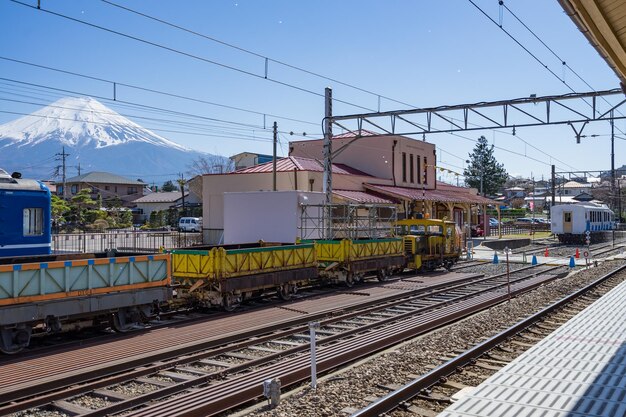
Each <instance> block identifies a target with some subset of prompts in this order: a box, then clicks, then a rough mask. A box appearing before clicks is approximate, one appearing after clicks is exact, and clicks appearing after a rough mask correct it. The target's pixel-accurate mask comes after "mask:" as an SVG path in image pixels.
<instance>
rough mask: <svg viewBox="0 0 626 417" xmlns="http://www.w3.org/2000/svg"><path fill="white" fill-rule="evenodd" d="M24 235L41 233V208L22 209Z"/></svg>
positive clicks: (39, 234)
mask: <svg viewBox="0 0 626 417" xmlns="http://www.w3.org/2000/svg"><path fill="white" fill-rule="evenodd" d="M22 223H23V229H24V236H41V235H43V209H42V208H25V209H24V211H23V221H22Z"/></svg>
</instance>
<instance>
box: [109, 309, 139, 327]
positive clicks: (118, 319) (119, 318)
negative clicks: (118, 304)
mask: <svg viewBox="0 0 626 417" xmlns="http://www.w3.org/2000/svg"><path fill="white" fill-rule="evenodd" d="M132 316H133V314H132V312H131V311H130V310H129V309H127V308H120V309H119V310H118V311H117V312H115V313H113V315H112V316H111V327H112V328H113V330H115V331H116V332H118V333H126V332H128V331H129V330H132V329H133V328H134V327H135V325H136V324H137V323H136V322H135V321H134V320H133V318H132Z"/></svg>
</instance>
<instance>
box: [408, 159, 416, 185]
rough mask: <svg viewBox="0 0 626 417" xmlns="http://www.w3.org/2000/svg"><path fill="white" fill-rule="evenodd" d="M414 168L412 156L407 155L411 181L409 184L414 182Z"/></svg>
mask: <svg viewBox="0 0 626 417" xmlns="http://www.w3.org/2000/svg"><path fill="white" fill-rule="evenodd" d="M414 169H415V167H414V166H413V154H410V155H409V178H410V179H411V183H414V182H415V174H414V173H415V171H414Z"/></svg>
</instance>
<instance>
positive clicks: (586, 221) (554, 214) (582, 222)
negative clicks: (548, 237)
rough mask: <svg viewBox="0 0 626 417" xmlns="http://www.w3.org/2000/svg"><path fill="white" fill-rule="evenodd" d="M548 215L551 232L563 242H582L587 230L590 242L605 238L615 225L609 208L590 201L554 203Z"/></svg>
mask: <svg viewBox="0 0 626 417" xmlns="http://www.w3.org/2000/svg"><path fill="white" fill-rule="evenodd" d="M550 217H551V219H552V220H551V230H552V233H553V234H554V235H556V236H557V237H558V238H559V241H561V242H563V243H584V242H585V239H586V236H587V232H589V236H590V238H591V241H592V242H600V241H603V240H606V239H607V238H608V237H609V235H610V233H609V232H610V231H611V230H613V227H614V225H615V222H614V220H613V211H612V210H611V209H609V208H608V207H607V206H606V205H604V204H596V203H591V202H584V203H576V204H560V205H555V206H553V207H552V208H551V209H550Z"/></svg>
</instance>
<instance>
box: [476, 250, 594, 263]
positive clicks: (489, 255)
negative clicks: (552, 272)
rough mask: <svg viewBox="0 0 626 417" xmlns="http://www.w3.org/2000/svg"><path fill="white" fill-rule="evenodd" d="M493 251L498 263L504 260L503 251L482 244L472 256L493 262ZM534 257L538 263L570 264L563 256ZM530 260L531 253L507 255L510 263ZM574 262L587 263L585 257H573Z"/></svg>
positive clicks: (530, 261)
mask: <svg viewBox="0 0 626 417" xmlns="http://www.w3.org/2000/svg"><path fill="white" fill-rule="evenodd" d="M494 253H497V254H498V260H499V262H500V263H502V262H505V261H506V255H505V253H504V251H501V250H498V251H495V250H493V249H490V248H488V247H485V246H482V245H481V246H477V247H475V248H474V251H473V254H472V258H473V259H474V260H479V261H481V260H482V261H488V262H493V258H494ZM535 257H536V258H537V263H538V264H545V265H564V266H569V264H570V258H564V257H559V258H557V257H550V256H535ZM532 260H533V256H532V255H523V254H522V255H519V254H515V255H509V262H510V263H523V264H530V263H532ZM589 262H592V261H591V260H590V261H589ZM574 263H575V264H576V266H586V265H587V261H585V258H579V259H576V258H574Z"/></svg>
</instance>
